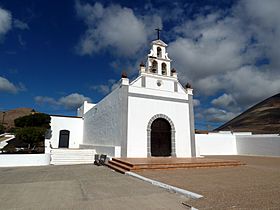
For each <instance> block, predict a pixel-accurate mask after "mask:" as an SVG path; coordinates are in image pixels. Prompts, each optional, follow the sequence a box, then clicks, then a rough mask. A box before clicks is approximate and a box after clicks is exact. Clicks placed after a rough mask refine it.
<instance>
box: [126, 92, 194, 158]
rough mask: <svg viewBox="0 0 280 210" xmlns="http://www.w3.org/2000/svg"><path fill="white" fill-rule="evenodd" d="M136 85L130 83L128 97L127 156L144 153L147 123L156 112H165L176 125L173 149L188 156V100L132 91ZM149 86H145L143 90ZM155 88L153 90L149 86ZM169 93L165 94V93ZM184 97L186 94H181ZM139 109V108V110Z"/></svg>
mask: <svg viewBox="0 0 280 210" xmlns="http://www.w3.org/2000/svg"><path fill="white" fill-rule="evenodd" d="M137 89H138V88H133V87H130V90H131V91H129V92H130V93H129V99H128V105H129V106H128V107H129V108H128V144H127V150H128V154H127V156H128V157H147V126H148V123H149V121H150V120H151V118H152V117H153V116H155V115H158V114H163V115H165V116H167V117H168V118H169V119H171V121H172V122H173V124H174V127H175V153H176V156H177V157H191V134H190V120H189V119H190V116H189V104H188V103H187V100H185V101H183V100H182V99H179V100H177V99H176V98H169V100H163V99H162V98H160V97H159V95H162V96H163V95H165V94H164V93H162V92H161V91H158V93H157V94H154V96H153V95H146V97H145V96H144V95H142V96H141V97H139V95H138V94H134V93H133V92H135V91H136V90H137ZM147 91H148V90H147V89H146V92H147ZM137 92H138V91H137ZM151 92H153V93H154V92H155V90H153V91H152V90H151ZM167 95H168V94H167ZM184 97H187V96H186V95H184ZM140 110H141V111H140Z"/></svg>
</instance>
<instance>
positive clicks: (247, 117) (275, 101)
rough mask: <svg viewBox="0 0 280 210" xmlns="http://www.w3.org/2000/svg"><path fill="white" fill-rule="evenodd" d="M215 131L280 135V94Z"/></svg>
mask: <svg viewBox="0 0 280 210" xmlns="http://www.w3.org/2000/svg"><path fill="white" fill-rule="evenodd" d="M215 131H251V132H253V133H277V134H279V133H280V93H279V94H276V95H274V96H272V97H270V98H268V99H265V100H264V101H262V102H260V103H258V104H256V105H254V106H252V107H251V108H249V109H248V110H246V111H245V112H243V113H242V114H240V115H238V116H237V117H235V118H234V119H232V120H230V121H229V122H227V123H225V124H224V125H222V126H220V127H218V128H216V129H215Z"/></svg>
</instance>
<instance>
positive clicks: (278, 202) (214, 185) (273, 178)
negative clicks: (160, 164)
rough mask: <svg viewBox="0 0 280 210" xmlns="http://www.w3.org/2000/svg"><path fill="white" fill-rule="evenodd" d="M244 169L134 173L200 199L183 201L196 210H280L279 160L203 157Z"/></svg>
mask: <svg viewBox="0 0 280 210" xmlns="http://www.w3.org/2000/svg"><path fill="white" fill-rule="evenodd" d="M207 157H208V158H215V159H227V160H230V159H231V160H236V159H237V160H241V161H242V162H243V163H246V164H247V165H245V166H238V167H219V168H197V169H175V170H153V171H141V172H137V173H138V174H140V175H142V176H145V177H148V178H151V179H155V180H158V181H161V182H164V183H167V184H171V185H173V186H176V187H180V188H183V189H186V190H189V191H192V192H195V193H198V194H201V195H203V196H204V198H201V199H197V200H192V199H191V200H186V201H185V202H186V203H187V204H189V205H192V206H193V207H195V208H198V209H280V158H279V157H256V156H207Z"/></svg>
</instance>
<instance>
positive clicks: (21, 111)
mask: <svg viewBox="0 0 280 210" xmlns="http://www.w3.org/2000/svg"><path fill="white" fill-rule="evenodd" d="M31 111H32V109H31V108H17V109H12V110H9V111H5V116H4V126H5V127H6V128H7V129H10V128H12V127H14V126H15V125H14V120H15V119H16V118H18V117H22V116H25V115H29V114H31ZM0 120H1V124H2V123H3V112H0Z"/></svg>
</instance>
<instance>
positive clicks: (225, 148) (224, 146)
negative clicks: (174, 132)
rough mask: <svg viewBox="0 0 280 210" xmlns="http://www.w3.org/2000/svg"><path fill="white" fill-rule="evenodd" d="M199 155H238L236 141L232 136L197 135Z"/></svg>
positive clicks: (216, 134)
mask: <svg viewBox="0 0 280 210" xmlns="http://www.w3.org/2000/svg"><path fill="white" fill-rule="evenodd" d="M195 141H196V154H197V155H236V154H237V151H236V139H235V136H234V135H232V134H219V133H212V134H195Z"/></svg>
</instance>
